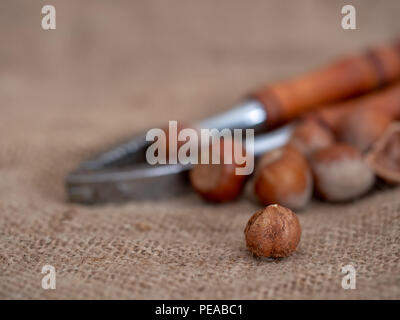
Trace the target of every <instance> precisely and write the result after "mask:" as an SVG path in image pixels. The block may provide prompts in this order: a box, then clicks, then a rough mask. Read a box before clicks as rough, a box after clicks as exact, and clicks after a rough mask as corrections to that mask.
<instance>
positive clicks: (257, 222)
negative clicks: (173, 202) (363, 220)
mask: <svg viewBox="0 0 400 320" xmlns="http://www.w3.org/2000/svg"><path fill="white" fill-rule="evenodd" d="M392 120H393V119H391V118H390V117H388V116H387V115H385V113H382V112H379V110H377V109H373V108H364V109H362V108H358V109H355V110H353V111H352V112H350V113H348V114H346V115H344V116H343V117H342V119H340V121H339V122H338V125H337V126H336V127H335V128H332V127H329V126H327V125H325V124H324V123H322V122H321V121H319V120H318V119H316V118H313V117H305V118H303V119H301V120H300V121H299V122H298V124H297V126H296V127H295V129H294V131H293V133H292V136H291V138H290V140H289V142H288V144H287V145H285V146H284V147H281V148H279V149H276V150H273V151H270V152H268V153H266V154H264V155H262V156H261V158H260V159H259V161H258V164H257V168H256V170H255V173H254V174H253V176H252V177H251V178H250V179H246V178H244V177H243V176H236V175H235V173H234V172H235V171H234V167H235V164H231V165H228V166H227V165H224V164H220V165H197V166H196V167H194V168H193V169H192V171H191V172H190V180H191V184H192V186H193V187H194V189H195V190H196V191H197V192H198V193H199V194H200V195H201V196H202V197H203V198H204V199H206V200H209V201H214V202H226V201H231V200H234V199H235V198H237V197H238V196H239V195H240V194H241V191H242V190H243V189H246V190H247V192H249V190H250V193H251V194H252V195H255V198H257V199H258V202H259V203H260V204H262V205H263V206H267V207H266V208H264V209H262V210H260V211H258V212H256V213H255V214H254V215H253V216H252V217H251V219H250V220H249V222H248V224H247V227H246V229H245V237H246V243H247V247H248V248H249V250H250V251H251V252H252V253H253V254H255V255H257V256H265V257H284V256H287V255H289V254H290V253H291V252H293V251H294V250H295V248H296V246H297V244H298V242H299V240H300V234H301V228H300V224H299V221H298V219H297V217H296V215H295V214H294V213H293V212H292V211H291V210H301V209H303V208H305V207H306V206H307V204H308V203H309V202H310V200H311V198H312V196H313V195H316V196H317V197H319V198H321V199H323V200H326V201H330V202H339V201H350V200H353V199H355V198H358V197H361V196H363V195H365V194H366V193H368V192H369V191H370V190H371V189H372V188H373V186H374V184H375V181H376V180H377V177H378V178H379V179H381V180H384V181H386V182H388V183H391V184H392V183H400V123H399V122H393V121H392ZM246 183H247V186H246V188H244V185H245V184H246Z"/></svg>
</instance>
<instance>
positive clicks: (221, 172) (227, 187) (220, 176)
mask: <svg viewBox="0 0 400 320" xmlns="http://www.w3.org/2000/svg"><path fill="white" fill-rule="evenodd" d="M225 143H232V140H229V142H227V141H224V140H221V142H220V150H216V149H215V147H212V146H210V159H211V157H212V154H213V153H214V152H218V153H219V155H220V163H219V164H212V163H210V164H197V165H195V166H194V167H193V169H192V170H191V171H190V173H189V179H190V182H191V184H192V187H193V188H194V190H195V191H196V192H197V193H198V194H199V195H200V196H202V197H203V198H204V199H205V200H208V201H214V202H227V201H232V200H234V199H236V198H237V197H238V196H239V195H240V193H241V191H242V189H243V186H244V183H245V180H246V178H247V176H246V175H237V174H236V172H235V169H236V168H238V167H240V166H244V165H245V164H241V165H238V164H236V163H235V161H234V157H233V156H232V159H233V161H232V163H231V164H228V163H224V162H225V161H224V158H225V155H224V144H225ZM233 150H234V147H232V151H233Z"/></svg>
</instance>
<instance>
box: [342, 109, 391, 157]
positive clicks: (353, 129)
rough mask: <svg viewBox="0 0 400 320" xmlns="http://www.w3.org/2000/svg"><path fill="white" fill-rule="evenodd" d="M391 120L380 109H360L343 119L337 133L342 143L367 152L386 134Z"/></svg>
mask: <svg viewBox="0 0 400 320" xmlns="http://www.w3.org/2000/svg"><path fill="white" fill-rule="evenodd" d="M391 120H392V118H391V117H390V116H389V115H387V114H386V113H384V112H383V111H381V110H379V109H376V108H362V107H360V108H356V109H355V110H353V111H352V112H350V113H348V114H346V115H345V116H343V117H342V119H341V121H340V123H339V125H338V128H337V129H336V131H337V132H336V133H337V136H338V139H339V140H340V141H342V142H344V143H347V144H350V145H352V146H354V147H356V148H357V149H358V150H360V151H361V152H365V151H367V150H368V149H369V148H370V147H371V145H372V144H373V143H374V142H375V141H376V140H377V139H378V138H379V137H380V136H381V135H382V134H383V133H384V132H385V129H386V128H387V126H388V125H389V124H390V122H391Z"/></svg>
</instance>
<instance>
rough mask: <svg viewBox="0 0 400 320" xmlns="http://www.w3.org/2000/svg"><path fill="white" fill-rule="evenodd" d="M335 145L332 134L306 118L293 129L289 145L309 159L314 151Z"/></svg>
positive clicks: (314, 121)
mask: <svg viewBox="0 0 400 320" xmlns="http://www.w3.org/2000/svg"><path fill="white" fill-rule="evenodd" d="M334 143H335V137H334V135H333V133H332V132H331V131H330V130H329V129H328V128H326V127H324V126H323V125H322V124H320V123H319V122H318V121H317V120H314V119H311V118H306V119H303V120H302V121H301V122H300V123H298V124H297V126H296V127H295V129H294V131H293V133H292V136H291V138H290V140H289V145H291V146H293V147H295V148H296V149H297V150H298V151H300V152H301V153H302V154H304V155H305V156H306V157H309V156H310V155H311V154H312V153H313V152H314V151H316V150H318V149H321V148H325V147H328V146H330V145H332V144H334Z"/></svg>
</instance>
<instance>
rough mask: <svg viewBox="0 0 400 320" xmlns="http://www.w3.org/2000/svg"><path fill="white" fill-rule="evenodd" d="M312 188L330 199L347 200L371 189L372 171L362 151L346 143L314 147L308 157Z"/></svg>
mask: <svg viewBox="0 0 400 320" xmlns="http://www.w3.org/2000/svg"><path fill="white" fill-rule="evenodd" d="M311 167H312V170H313V175H314V184H315V190H316V191H317V193H318V194H319V195H320V196H321V197H322V198H324V199H326V200H329V201H347V200H351V199H353V198H356V197H358V196H361V195H363V194H364V193H366V192H367V191H369V190H370V189H371V187H372V186H373V184H374V182H375V175H374V173H373V172H372V170H371V168H370V167H369V166H368V164H367V163H366V161H365V160H364V158H363V157H362V155H361V153H360V152H359V151H358V150H357V149H356V148H354V147H352V146H350V145H346V144H335V145H333V146H331V147H327V148H324V149H321V150H318V151H316V152H315V153H314V154H313V155H312V157H311Z"/></svg>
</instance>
